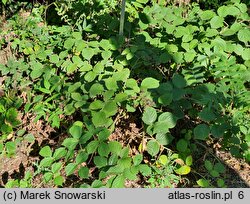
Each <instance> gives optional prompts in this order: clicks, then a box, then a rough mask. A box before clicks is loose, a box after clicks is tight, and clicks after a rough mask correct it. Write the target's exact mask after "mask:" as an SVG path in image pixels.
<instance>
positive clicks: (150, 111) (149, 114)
mask: <svg viewBox="0 0 250 204" xmlns="http://www.w3.org/2000/svg"><path fill="white" fill-rule="evenodd" d="M156 118H157V113H156V110H155V109H154V108H152V107H146V108H145V110H144V112H143V115H142V120H143V122H144V123H145V124H147V125H151V124H153V123H154V122H155V121H156Z"/></svg>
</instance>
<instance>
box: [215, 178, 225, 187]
mask: <svg viewBox="0 0 250 204" xmlns="http://www.w3.org/2000/svg"><path fill="white" fill-rule="evenodd" d="M216 183H217V185H218V187H219V188H223V187H225V181H224V180H223V179H218V180H217V181H216Z"/></svg>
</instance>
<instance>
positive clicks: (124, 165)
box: [117, 157, 132, 169]
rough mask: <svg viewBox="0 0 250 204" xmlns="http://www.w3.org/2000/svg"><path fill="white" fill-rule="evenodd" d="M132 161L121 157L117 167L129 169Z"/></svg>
mask: <svg viewBox="0 0 250 204" xmlns="http://www.w3.org/2000/svg"><path fill="white" fill-rule="evenodd" d="M131 161H132V159H131V158H130V157H123V158H121V159H119V160H118V162H117V165H118V166H120V167H122V169H126V168H130V167H131Z"/></svg>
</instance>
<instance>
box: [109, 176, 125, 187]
mask: <svg viewBox="0 0 250 204" xmlns="http://www.w3.org/2000/svg"><path fill="white" fill-rule="evenodd" d="M124 183H125V177H124V176H123V175H119V176H117V177H116V178H115V179H114V180H113V183H112V188H124Z"/></svg>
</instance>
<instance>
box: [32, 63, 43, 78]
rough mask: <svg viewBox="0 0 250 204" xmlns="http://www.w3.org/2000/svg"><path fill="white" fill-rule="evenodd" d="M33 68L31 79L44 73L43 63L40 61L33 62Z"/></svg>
mask: <svg viewBox="0 0 250 204" xmlns="http://www.w3.org/2000/svg"><path fill="white" fill-rule="evenodd" d="M32 66H34V67H33V70H32V71H31V73H30V77H31V79H33V80H34V79H37V78H39V77H40V76H41V75H42V74H43V65H42V64H41V63H40V62H35V63H32Z"/></svg>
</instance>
